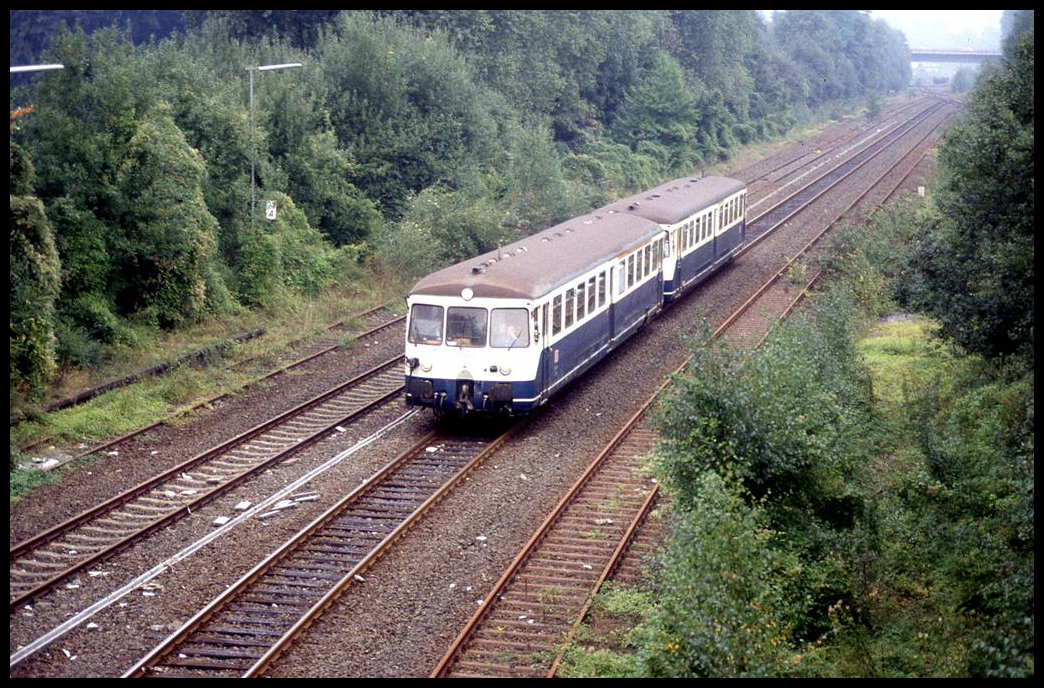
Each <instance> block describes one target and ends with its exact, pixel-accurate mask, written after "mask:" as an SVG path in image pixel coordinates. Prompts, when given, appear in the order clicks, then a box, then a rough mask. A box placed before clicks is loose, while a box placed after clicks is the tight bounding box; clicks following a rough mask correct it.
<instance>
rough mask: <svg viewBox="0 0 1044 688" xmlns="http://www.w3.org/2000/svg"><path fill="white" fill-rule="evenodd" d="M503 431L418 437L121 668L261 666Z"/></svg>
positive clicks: (205, 672) (227, 674)
mask: <svg viewBox="0 0 1044 688" xmlns="http://www.w3.org/2000/svg"><path fill="white" fill-rule="evenodd" d="M515 427H516V428H517V427H519V426H515ZM511 432H512V431H511V430H509V431H508V432H507V433H503V434H501V435H499V436H497V437H495V438H492V439H490V438H474V437H469V438H460V437H456V438H454V437H445V436H441V435H439V434H438V433H432V434H430V435H429V436H427V437H425V438H423V439H422V440H421V441H419V442H418V443H417V444H416V445H414V446H413V447H411V448H410V449H408V450H407V451H405V452H403V453H402V454H401V455H400V456H398V457H397V458H396V459H395V460H393V461H392V462H391V463H389V464H388V465H387V466H386V467H385V468H384V469H383V470H381V471H380V472H379V473H378V474H377V475H375V476H374V477H373V478H371V479H370V480H369V481H367V482H366V483H365V484H364V485H362V486H360V487H359V488H357V489H356V490H354V491H353V492H352V493H351V494H349V495H348V496H346V497H345V498H344V499H343V500H341V501H340V502H338V503H337V504H336V505H334V506H333V507H332V508H331V509H330V510H329V511H327V512H326V513H325V514H323V515H322V516H321V517H319V518H318V519H317V520H316V521H315V522H313V523H312V524H311V525H309V526H308V527H307V528H305V529H304V530H302V531H301V532H300V533H298V534H297V535H296V536H295V537H293V538H292V539H291V540H290V541H289V542H287V543H286V544H285V545H284V546H283V547H281V548H280V549H279V550H278V551H277V552H275V553H274V554H272V556H270V557H268V558H267V559H266V560H265V561H263V562H261V563H260V564H259V565H258V566H257V567H256V568H255V569H254V570H253V571H251V572H250V573H248V574H247V575H246V576H244V577H243V578H242V579H240V581H239V582H238V583H236V584H235V585H233V586H232V587H231V588H230V589H229V590H228V591H227V592H226V593H225V594H224V595H222V596H220V597H219V598H217V599H216V600H214V601H213V602H211V604H210V605H208V606H207V607H206V608H205V609H203V610H202V611H201V612H200V613H199V614H197V615H196V617H195V618H194V619H192V620H191V621H189V622H188V623H187V624H186V625H185V626H184V627H182V628H181V629H180V630H178V631H177V632H176V633H175V634H174V635H172V636H170V637H169V638H168V639H167V640H166V641H165V642H163V643H162V644H161V645H159V646H158V647H157V648H156V649H154V650H153V651H152V652H151V653H150V654H149V655H148V656H146V657H145V658H144V659H143V660H142V661H141V662H139V663H138V665H136V666H135V667H133V668H132V669H130V670H129V671H128V672H127V673H126V674H125V675H124V676H125V677H127V678H143V677H156V676H161V677H171V676H186V677H203V676H206V677H208V678H233V677H251V676H255V675H257V674H259V673H260V672H261V671H263V670H264V669H265V668H266V667H267V666H268V665H269V664H270V663H271V662H272V661H274V659H275V658H276V657H278V656H279V654H280V653H281V652H283V651H284V650H285V649H286V647H287V646H288V645H289V644H290V643H291V642H292V641H293V639H294V637H295V636H296V635H297V634H298V633H300V632H302V631H303V630H304V629H306V628H308V626H310V625H311V624H312V623H313V622H314V621H315V620H316V619H317V618H318V617H319V616H320V615H321V614H322V612H323V611H324V610H325V609H326V608H327V607H328V606H329V605H331V604H333V603H334V601H336V599H337V598H338V597H339V596H340V595H341V594H342V593H343V592H344V591H345V590H346V589H347V588H348V587H349V586H350V585H351V584H352V583H353V582H355V581H359V580H362V574H363V573H365V571H366V569H367V567H368V566H369V565H370V564H372V563H373V562H374V561H375V560H376V559H377V558H378V557H380V556H381V555H382V554H383V553H384V552H385V551H386V550H387V549H388V548H389V547H391V545H392V544H393V543H394V542H395V541H396V540H397V539H398V538H399V537H401V536H402V535H403V534H404V533H405V532H406V531H407V530H408V529H409V527H410V526H411V525H412V524H413V523H414V522H415V521H416V520H417V519H419V518H421V516H423V515H424V514H425V513H426V512H427V510H428V509H430V508H431V507H432V505H434V504H436V503H437V502H438V501H439V500H440V499H441V498H442V497H443V496H444V495H445V494H446V493H447V492H448V491H449V490H451V489H452V488H453V486H454V485H456V484H457V482H459V481H460V480H462V479H463V478H464V477H465V476H466V475H467V474H468V473H469V472H470V471H471V470H473V469H474V468H475V467H476V466H477V465H479V464H480V463H481V462H482V461H484V460H485V459H486V457H488V456H489V455H490V454H491V453H492V452H493V451H495V450H496V449H497V447H499V446H500V444H501V443H503V442H504V441H505V440H506V439H507V438H508V437H509V436H510V434H511Z"/></svg>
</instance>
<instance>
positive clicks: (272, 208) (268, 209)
mask: <svg viewBox="0 0 1044 688" xmlns="http://www.w3.org/2000/svg"><path fill="white" fill-rule="evenodd" d="M265 217H266V218H268V219H269V220H274V219H276V202H275V201H265Z"/></svg>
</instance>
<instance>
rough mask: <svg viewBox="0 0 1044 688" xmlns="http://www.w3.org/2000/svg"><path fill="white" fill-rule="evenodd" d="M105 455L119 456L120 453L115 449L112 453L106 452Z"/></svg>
mask: <svg viewBox="0 0 1044 688" xmlns="http://www.w3.org/2000/svg"><path fill="white" fill-rule="evenodd" d="M105 455H106V456H119V455H120V453H119V452H118V451H117V450H115V449H113V450H112V451H111V452H105Z"/></svg>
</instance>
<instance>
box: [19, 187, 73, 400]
mask: <svg viewBox="0 0 1044 688" xmlns="http://www.w3.org/2000/svg"><path fill="white" fill-rule="evenodd" d="M10 203H11V205H10V217H9V223H10V224H9V227H10V239H9V246H8V248H9V251H10V265H11V272H10V277H11V295H10V298H11V300H10V324H11V334H10V339H9V343H10V363H11V368H10V370H11V387H12V391H13V390H14V389H15V388H16V387H19V388H23V389H25V390H26V391H28V392H30V393H33V392H39V391H41V390H42V388H43V385H44V384H45V383H46V382H47V380H48V379H49V378H50V377H51V376H52V375H53V374H54V372H55V336H54V302H55V299H56V298H57V297H58V291H59V287H60V283H61V275H60V272H61V263H60V261H59V258H58V251H57V249H56V248H55V246H54V237H53V235H52V232H51V226H50V224H49V223H48V222H47V216H46V215H45V214H44V209H43V204H42V203H40V201H39V200H38V199H36V198H33V197H31V196H11V197H10Z"/></svg>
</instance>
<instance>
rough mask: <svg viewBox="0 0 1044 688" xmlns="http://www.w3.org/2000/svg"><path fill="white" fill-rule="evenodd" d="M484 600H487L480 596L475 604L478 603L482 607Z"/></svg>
mask: <svg viewBox="0 0 1044 688" xmlns="http://www.w3.org/2000/svg"><path fill="white" fill-rule="evenodd" d="M483 602H485V600H484V599H482V598H481V597H480V598H478V599H477V600H475V604H477V605H478V606H480V607H481V606H482V603H483Z"/></svg>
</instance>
